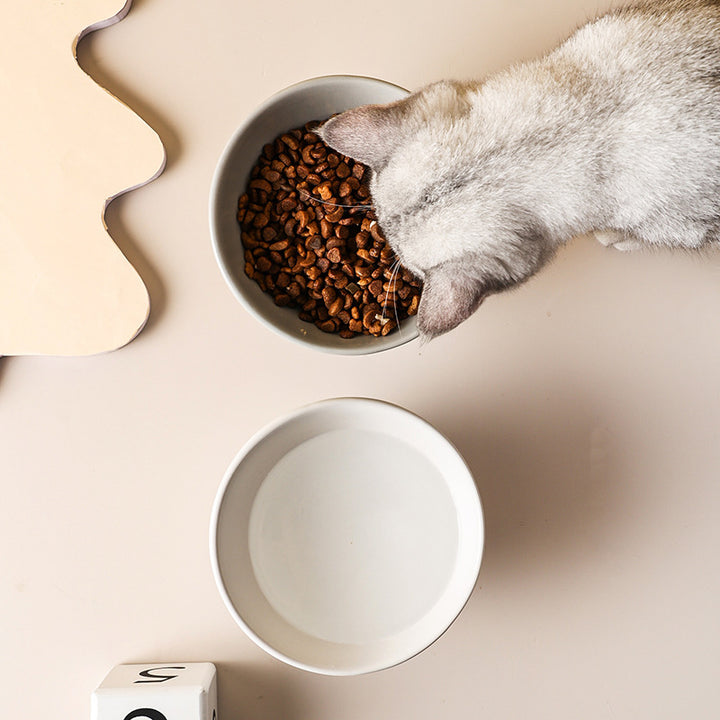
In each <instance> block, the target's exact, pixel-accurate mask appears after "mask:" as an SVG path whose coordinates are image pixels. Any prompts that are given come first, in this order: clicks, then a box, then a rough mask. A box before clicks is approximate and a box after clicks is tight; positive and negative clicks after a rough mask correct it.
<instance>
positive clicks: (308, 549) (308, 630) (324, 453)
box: [210, 398, 484, 675]
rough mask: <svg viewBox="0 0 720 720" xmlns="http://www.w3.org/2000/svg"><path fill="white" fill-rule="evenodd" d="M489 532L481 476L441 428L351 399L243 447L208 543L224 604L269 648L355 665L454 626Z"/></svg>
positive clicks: (330, 668)
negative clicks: (473, 471) (477, 485)
mask: <svg viewBox="0 0 720 720" xmlns="http://www.w3.org/2000/svg"><path fill="white" fill-rule="evenodd" d="M483 538H484V533H483V519H482V511H481V507H480V500H479V497H478V494H477V490H476V488H475V484H474V482H473V478H472V476H471V474H470V471H469V470H468V468H467V466H466V464H465V462H464V461H463V459H462V458H461V456H460V455H459V454H458V452H457V451H456V450H455V448H454V447H453V446H452V445H451V444H450V443H449V442H448V441H447V440H446V439H445V438H444V437H443V436H442V435H441V434H440V433H438V431H437V430H435V429H434V428H433V427H432V426H431V425H429V424H428V423H427V422H425V421H424V420H422V419H421V418H419V417H418V416H417V415H414V414H412V413H410V412H408V411H407V410H404V409H402V408H400V407H397V406H395V405H390V404H388V403H385V402H380V401H377V400H370V399H363V398H341V399H333V400H324V401H321V402H319V403H315V404H313V405H309V406H307V407H305V408H302V409H300V410H297V411H295V412H293V413H291V414H290V415H288V416H287V417H284V418H281V419H280V420H278V421H276V422H274V423H272V424H271V425H269V426H268V427H266V428H264V429H263V430H261V431H260V432H259V433H257V434H256V435H255V436H254V437H253V438H252V439H251V440H250V441H249V442H248V443H247V444H246V445H245V447H244V448H243V449H242V450H241V451H240V453H239V454H238V456H237V457H236V458H235V459H234V460H233V462H232V464H231V465H230V467H229V468H228V471H227V473H226V475H225V477H224V479H223V481H222V484H221V486H220V489H219V491H218V495H217V498H216V500H215V505H214V507H213V512H212V521H211V531H210V554H211V559H212V567H213V573H214V576H215V580H216V582H217V585H218V588H219V590H220V594H221V595H222V598H223V600H224V602H225V605H226V606H227V608H228V610H229V611H230V613H231V615H232V616H233V618H234V619H235V621H236V622H237V623H238V625H240V627H241V628H242V629H243V630H244V631H245V632H246V633H247V635H248V636H249V637H250V638H251V639H252V640H254V641H255V642H256V643H257V644H258V645H259V646H260V647H261V648H263V649H264V650H266V651H267V652H268V653H270V654H271V655H273V656H275V657H276V658H279V659H280V660H283V661H284V662H286V663H289V664H290V665H294V666H296V667H299V668H302V669H305V670H310V671H313V672H317V673H323V674H327V675H357V674H360V673H366V672H371V671H375V670H380V669H383V668H387V667H391V666H393V665H396V664H397V663H400V662H403V661H404V660H407V659H408V658H410V657H412V656H414V655H415V654H417V653H419V652H420V651H422V650H423V649H425V648H426V647H427V646H428V645H430V644H431V643H432V642H434V641H435V640H436V639H437V638H438V637H439V636H440V635H441V634H442V633H443V632H444V631H445V630H446V629H447V628H448V627H449V625H450V624H451V623H452V622H453V620H454V619H455V618H456V617H457V615H458V613H459V612H460V611H461V609H462V608H463V606H464V605H465V603H466V601H467V599H468V597H469V596H470V593H471V592H472V589H473V587H474V585H475V582H476V579H477V575H478V571H479V569H480V561H481V557H482V549H483Z"/></svg>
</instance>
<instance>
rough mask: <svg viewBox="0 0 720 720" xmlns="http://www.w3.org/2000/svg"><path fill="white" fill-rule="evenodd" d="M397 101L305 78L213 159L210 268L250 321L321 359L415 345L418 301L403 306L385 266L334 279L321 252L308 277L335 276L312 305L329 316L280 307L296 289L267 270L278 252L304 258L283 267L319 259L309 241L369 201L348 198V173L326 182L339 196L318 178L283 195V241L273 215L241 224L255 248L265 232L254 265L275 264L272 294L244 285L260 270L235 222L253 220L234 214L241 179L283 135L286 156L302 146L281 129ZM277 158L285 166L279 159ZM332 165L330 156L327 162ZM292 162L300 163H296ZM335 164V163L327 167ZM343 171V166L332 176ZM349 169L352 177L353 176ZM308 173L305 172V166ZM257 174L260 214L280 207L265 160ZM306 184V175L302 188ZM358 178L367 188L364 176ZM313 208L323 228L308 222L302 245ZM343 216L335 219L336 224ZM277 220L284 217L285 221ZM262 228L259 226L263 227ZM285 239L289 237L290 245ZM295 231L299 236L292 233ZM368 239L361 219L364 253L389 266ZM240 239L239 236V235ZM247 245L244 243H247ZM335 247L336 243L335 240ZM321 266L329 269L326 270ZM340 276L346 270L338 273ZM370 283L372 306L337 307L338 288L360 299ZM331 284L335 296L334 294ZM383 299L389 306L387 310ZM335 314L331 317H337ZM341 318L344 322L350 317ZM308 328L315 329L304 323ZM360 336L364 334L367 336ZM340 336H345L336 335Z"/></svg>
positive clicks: (395, 279)
mask: <svg viewBox="0 0 720 720" xmlns="http://www.w3.org/2000/svg"><path fill="white" fill-rule="evenodd" d="M407 94H408V92H407V91H406V90H404V89H403V88H400V87H398V86H397V85H393V84H391V83H388V82H385V81H383V80H378V79H374V78H368V77H359V76H327V77H319V78H313V79H311V80H306V81H304V82H301V83H298V84H296V85H292V86H291V87H288V88H286V89H285V90H282V91H280V92H278V93H277V94H275V95H273V96H272V97H271V98H269V99H268V100H267V101H266V102H265V103H263V104H262V105H261V106H260V107H259V108H257V109H256V110H255V112H253V113H252V114H251V115H250V117H248V118H247V119H246V120H245V121H244V122H243V123H242V125H241V126H240V127H239V128H238V129H237V130H236V131H235V133H234V134H233V136H232V138H231V139H230V141H229V142H228V144H227V146H226V148H225V150H224V152H223V154H222V156H221V158H220V161H219V163H218V166H217V169H216V171H215V175H214V177H213V182H212V187H211V192H210V231H211V238H212V243H213V249H214V252H215V256H216V259H217V262H218V265H219V267H220V270H221V272H222V275H223V277H224V278H225V280H226V282H227V284H228V286H229V287H230V289H231V290H232V292H233V294H234V295H235V297H236V298H237V299H238V300H239V301H240V302H241V304H242V305H243V306H244V307H245V308H246V309H247V310H248V311H249V312H250V313H251V315H253V316H254V317H255V318H256V319H257V320H259V321H260V322H261V323H263V324H264V325H265V326H267V327H269V328H271V329H272V330H274V331H275V332H277V333H280V334H281V335H282V336H284V337H286V338H288V339H290V340H292V341H295V342H298V343H301V344H303V345H305V346H307V347H312V348H315V349H318V350H322V351H326V352H332V353H339V354H346V355H362V354H369V353H374V352H379V351H382V350H387V349H390V348H393V347H397V346H399V345H402V344H404V343H406V342H408V341H410V340H413V339H415V338H416V337H417V323H416V316H415V311H416V308H417V302H418V300H419V291H418V290H416V289H415V290H413V292H415V293H416V294H417V295H418V297H416V298H414V305H413V307H410V306H409V304H410V303H411V301H413V297H412V296H410V297H408V296H407V295H406V294H405V293H407V292H409V291H410V288H409V285H408V287H406V288H404V290H403V289H402V276H401V274H398V273H397V272H396V273H395V274H394V275H392V276H390V275H391V273H390V270H389V269H388V266H385V267H384V268H380V267H379V266H378V268H375V267H374V266H373V265H367V264H366V263H363V262H360V263H359V264H360V265H364V268H363V271H366V272H368V273H369V272H370V271H371V270H375V273H374V276H373V277H371V278H360V277H358V278H355V277H353V276H352V274H351V275H350V277H344V276H342V275H341V274H340V273H341V272H342V270H343V266H344V265H345V263H344V262H338V261H337V260H335V259H334V258H333V257H332V253H338V250H337V249H331V250H329V251H328V252H325V248H323V250H322V251H321V253H322V254H323V257H322V259H320V260H318V262H317V265H318V267H319V269H317V268H315V267H313V271H315V270H317V272H318V273H319V272H322V273H326V272H329V273H333V272H335V273H336V274H340V277H339V280H338V289H337V290H336V288H335V287H325V283H321V287H322V290H323V291H324V293H325V295H324V296H323V298H322V300H321V309H322V308H323V307H324V306H325V305H326V306H327V307H329V308H330V312H331V314H332V315H331V317H330V318H327V317H321V318H319V319H318V318H315V317H304V318H303V317H302V316H301V310H302V308H298V307H290V306H289V304H292V301H293V298H292V297H290V294H288V293H286V292H285V290H284V288H285V287H286V286H287V285H290V288H289V290H290V292H291V293H292V290H293V287H294V288H295V290H296V292H297V286H296V285H297V284H296V283H294V277H293V274H292V272H280V273H279V274H278V272H277V267H278V266H282V265H283V263H285V262H286V260H285V258H284V256H283V253H287V252H289V250H288V247H287V246H288V244H290V246H291V247H290V251H292V250H293V246H294V245H295V244H298V243H299V244H298V248H299V249H302V252H303V253H305V252H306V247H305V246H307V255H304V256H303V257H302V258H296V257H293V258H292V259H291V260H290V264H291V265H292V264H293V263H298V262H300V261H303V262H304V261H305V260H306V257H307V258H310V257H311V256H312V257H313V258H314V257H315V254H318V255H320V254H321V253H317V251H316V253H315V254H314V253H313V252H312V249H311V248H312V243H313V242H315V241H317V242H321V241H322V242H324V240H323V238H326V237H327V236H328V233H331V234H332V233H333V232H334V231H336V230H337V227H338V225H339V224H341V223H343V222H346V221H349V220H350V219H351V218H350V215H353V216H354V217H357V218H358V222H360V216H359V212H360V211H359V210H358V209H357V208H354V207H352V205H354V204H355V203H358V202H365V203H369V202H370V198H369V197H363V198H360V197H359V196H357V195H355V194H353V193H354V192H355V191H356V190H357V184H358V181H357V179H356V178H355V177H354V175H353V174H352V172H351V171H349V170H347V169H345V172H348V173H350V174H349V177H347V178H342V177H341V178H340V181H339V182H336V183H335V188H337V187H338V186H341V189H340V192H335V195H334V196H333V195H331V194H330V191H329V190H327V188H326V187H324V186H325V185H329V184H330V183H329V182H327V181H323V182H322V183H320V180H321V178H318V179H317V180H315V184H314V185H313V184H308V183H304V182H303V183H302V185H303V186H305V187H307V188H308V189H309V191H306V190H303V189H300V190H299V192H293V193H291V194H292V197H291V198H286V199H285V200H284V201H285V202H289V203H290V204H292V205H293V210H292V211H291V214H292V217H291V219H292V221H293V222H294V225H293V227H294V228H295V230H290V233H291V234H290V236H289V237H285V235H284V233H283V226H282V224H281V223H279V221H278V217H274V218H273V217H270V218H269V219H268V217H262V218H257V217H255V218H254V219H255V222H254V223H249V229H250V230H251V231H252V232H255V233H256V235H255V236H253V237H257V238H258V239H259V240H260V241H262V240H263V238H264V237H268V233H272V235H271V237H272V240H269V241H268V242H267V243H266V247H265V249H264V250H263V253H264V257H263V258H262V260H261V262H264V263H266V264H267V265H268V266H270V265H271V264H272V261H273V258H276V259H277V260H278V263H277V264H275V268H276V273H275V274H274V275H272V278H271V280H270V281H269V284H270V285H271V286H272V288H271V289H272V291H273V292H271V291H270V289H268V288H265V289H263V288H262V287H261V286H260V285H259V284H258V281H257V277H255V278H254V279H253V277H250V276H249V274H250V275H254V274H256V273H257V274H258V275H261V274H262V272H261V271H264V270H265V268H262V267H261V268H259V269H258V268H257V267H256V268H252V267H248V263H247V256H246V250H247V249H248V248H246V247H245V246H244V245H243V240H242V238H241V220H240V218H242V219H243V221H245V217H246V216H245V213H247V212H251V213H253V215H256V214H257V206H255V207H254V209H253V208H250V209H248V208H247V207H245V208H243V207H242V202H243V201H242V200H241V198H243V196H244V195H246V194H247V193H248V190H249V184H250V182H251V180H252V179H253V178H251V172H252V171H253V168H254V167H255V166H257V165H258V162H259V160H260V159H261V158H262V155H263V150H264V148H266V146H268V145H269V144H271V143H273V142H274V141H276V140H277V139H278V138H280V137H282V136H283V135H285V136H286V138H287V141H288V142H290V143H293V147H294V148H295V149H294V150H293V152H294V153H295V155H296V156H298V155H300V152H301V151H302V150H303V148H302V147H295V143H297V142H300V143H302V137H301V138H300V140H299V141H298V140H297V139H296V138H292V137H291V136H289V135H288V133H289V131H291V130H296V131H297V129H299V128H303V127H304V126H305V125H306V124H307V123H311V122H314V121H323V120H325V119H327V118H329V117H330V116H332V115H334V114H336V113H338V112H342V111H343V110H347V109H350V108H352V107H357V106H359V105H365V104H368V103H385V102H392V101H394V100H399V99H401V98H403V97H405V96H406V95H407ZM291 149H292V148H291ZM279 150H280V152H279V154H280V155H282V156H283V157H285V153H282V152H281V151H282V145H280V146H279ZM288 153H289V151H288ZM285 159H286V160H287V158H285ZM308 159H311V158H308ZM332 160H333V158H331V161H332ZM300 162H301V163H302V161H300ZM335 162H336V163H337V160H335ZM324 165H327V163H324ZM278 167H279V166H278ZM343 168H344V164H343V166H341V168H340V169H341V170H342V169H343ZM353 169H354V170H357V169H358V168H353ZM312 170H313V167H312V166H311V171H312ZM331 170H332V168H330V169H329V170H327V171H326V174H327V172H330V171H331ZM263 171H264V172H267V173H268V174H267V175H265V176H264V177H260V176H256V177H255V187H254V188H253V190H252V191H253V192H256V193H261V194H263V200H264V201H266V205H267V206H271V207H279V204H280V203H276V202H275V198H274V197H273V196H272V192H274V190H271V189H270V185H269V184H268V183H267V182H266V180H265V177H270V176H271V175H272V176H273V178H277V175H278V174H277V173H276V172H275V170H273V169H272V167H271V166H270V160H268V159H266V161H265V167H264V168H263ZM293 171H294V168H293ZM255 172H257V170H256V171H255ZM306 172H307V170H306ZM361 172H362V170H361ZM280 175H282V173H280ZM271 179H272V178H271ZM294 180H296V179H294ZM303 180H304V178H303ZM313 180H314V179H313V178H312V177H311V178H310V181H313ZM365 180H367V177H366V178H365ZM343 182H344V185H343ZM352 183H355V185H354V186H352V187H350V186H351V185H352ZM282 184H283V183H282V181H280V182H274V183H273V185H274V187H275V188H277V187H278V186H280V185H282ZM318 185H320V187H318ZM266 191H267V192H266ZM359 192H365V194H366V195H367V190H366V188H365V189H363V190H360V191H359ZM268 195H269V197H268ZM280 197H283V196H282V195H281V196H280ZM310 198H312V200H310ZM302 202H307V203H308V208H307V209H308V212H307V213H304V217H303V213H301V212H299V211H298V209H297V208H299V207H300V204H301V203H302ZM245 203H246V204H247V198H245ZM251 204H252V203H251ZM310 206H312V207H310ZM343 206H347V207H343ZM314 207H320V208H321V209H322V211H323V215H324V217H323V221H324V222H317V223H316V231H315V232H316V236H314V237H312V232H310V231H308V230H303V229H304V228H306V227H312V222H313V221H314V220H315V218H314V217H312V210H313V208H314ZM239 212H240V213H242V215H240V214H239ZM265 212H267V211H265ZM277 212H278V213H280V212H281V211H280V210H278V211H277ZM336 215H337V218H336V217H335V216H336ZM343 215H344V217H342V216H343ZM286 216H288V215H287V214H286ZM298 217H301V220H300V221H298V220H296V218H298ZM261 222H262V224H261ZM273 222H274V225H273ZM265 225H269V226H268V227H265ZM321 225H322V228H321V227H320V226H321ZM328 226H329V228H330V229H329V230H328ZM359 229H360V228H359V226H358V227H355V226H353V225H350V226H349V230H350V231H351V232H353V233H355V232H357V231H358V230H359ZM347 230H348V228H344V229H341V230H340V231H337V234H338V235H342V232H345V234H347ZM326 231H327V232H326ZM295 232H297V233H298V235H297V237H296V235H295ZM301 232H303V233H304V234H302V235H301ZM321 232H322V236H321ZM378 232H379V228H378V227H377V225H376V223H375V222H374V221H372V220H370V219H368V220H366V222H365V224H364V225H363V226H362V230H361V233H362V235H364V236H365V238H368V237H369V238H370V245H369V246H368V248H367V251H368V252H369V253H371V254H373V255H374V256H375V257H377V262H378V263H379V262H381V261H382V262H386V263H388V264H389V263H391V262H392V260H393V259H394V258H391V257H390V254H391V252H390V250H389V248H387V249H386V250H385V251H384V252H383V255H382V258H380V257H379V255H380V252H379V251H380V244H379V242H380V240H379V239H378ZM244 237H247V234H246V235H244ZM332 238H333V240H335V239H336V238H335V236H334V235H332ZM251 241H252V242H254V240H251ZM339 242H342V239H341V240H339ZM301 246H302V247H301ZM358 252H359V251H358ZM363 252H366V250H365V248H363ZM273 253H275V254H273ZM278 253H279V254H278ZM327 258H330V259H332V260H333V263H330V262H329V261H328V259H327ZM367 261H368V263H372V262H375V260H373V259H371V258H370V257H369V256H367ZM323 263H324V264H323ZM329 265H331V267H330V269H329V270H328V266H329ZM297 268H298V265H295V266H294V269H295V270H296V269H297ZM344 269H345V270H347V266H345V268H344ZM380 270H383V274H379V271H380ZM336 277H337V275H336ZM310 278H312V279H310ZM299 279H300V280H302V282H303V285H304V284H305V282H308V283H311V282H313V281H314V282H317V280H315V278H313V276H312V275H310V277H309V278H306V277H304V276H303V277H299ZM325 279H327V278H325ZM322 280H323V278H322V277H321V281H322ZM371 280H372V281H373V282H374V286H373V292H374V294H375V296H377V298H378V301H377V302H375V301H374V297H373V296H368V294H367V293H365V297H366V298H368V297H369V298H370V300H372V302H370V303H367V304H362V301H358V303H357V307H351V306H350V304H349V302H345V305H344V307H343V303H342V301H343V300H344V299H345V298H346V293H347V292H348V290H346V288H347V287H348V285H349V287H350V289H353V290H361V291H364V290H365V288H366V286H367V285H369V282H370V281H371ZM340 281H342V283H340ZM335 282H336V280H332V281H329V280H328V283H327V285H328V286H330V285H333V284H334V283H335ZM356 283H357V285H362V288H358V287H357V285H356ZM341 284H342V289H340V285H341ZM278 285H279V286H282V289H281V288H278V287H277V286H278ZM398 288H400V289H401V294H403V298H400V295H399V294H398V293H397V292H396V291H397V290H398ZM304 290H305V288H304V287H303V291H304ZM317 294H319V293H316V295H317ZM328 294H329V298H328ZM355 294H356V297H359V296H360V295H361V294H362V293H357V292H356V293H355ZM278 296H279V297H278ZM390 298H391V299H390ZM389 299H390V302H388V300H389ZM323 303H324V304H323ZM398 308H399V309H400V313H399V314H398V312H397V310H398ZM404 310H409V315H408V316H407V317H404V316H403V311H404ZM322 311H323V312H324V313H325V316H326V315H327V313H326V312H325V310H324V309H322ZM338 311H339V312H340V316H338V314H337V313H338ZM351 312H352V315H353V317H352V318H350V313H351ZM343 314H344V315H345V316H346V318H345V322H344V324H342V325H341V324H339V320H338V317H342V315H343ZM306 315H307V313H306ZM315 320H317V322H314V321H315ZM363 321H364V322H365V327H366V329H365V330H362V322H363ZM333 322H334V323H335V326H336V327H337V331H332V327H333ZM348 322H350V323H351V326H352V327H353V328H355V330H358V328H360V329H361V330H362V331H361V332H353V331H350V330H349V329H348ZM358 322H360V325H358ZM326 325H328V326H329V327H330V329H331V331H328V328H327V327H325V326H326ZM367 328H371V329H372V332H373V333H374V334H367ZM383 331H386V332H383ZM387 331H389V332H387ZM343 334H344V335H345V337H343V336H342V335H343Z"/></svg>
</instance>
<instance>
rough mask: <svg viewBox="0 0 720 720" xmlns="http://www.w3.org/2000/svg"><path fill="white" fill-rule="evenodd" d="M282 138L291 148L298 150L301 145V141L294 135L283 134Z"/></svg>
mask: <svg viewBox="0 0 720 720" xmlns="http://www.w3.org/2000/svg"><path fill="white" fill-rule="evenodd" d="M280 140H282V141H283V142H284V143H285V144H286V145H287V146H288V147H289V148H290V149H291V150H297V149H298V148H299V147H300V143H299V142H298V141H297V138H294V137H293V136H292V135H283V136H282V137H281V138H280ZM286 164H288V163H286Z"/></svg>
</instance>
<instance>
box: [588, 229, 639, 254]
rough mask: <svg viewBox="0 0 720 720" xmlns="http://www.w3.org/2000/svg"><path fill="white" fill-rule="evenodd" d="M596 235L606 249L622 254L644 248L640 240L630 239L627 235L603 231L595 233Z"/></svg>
mask: <svg viewBox="0 0 720 720" xmlns="http://www.w3.org/2000/svg"><path fill="white" fill-rule="evenodd" d="M594 235H595V238H596V239H597V240H598V241H599V242H600V243H602V244H603V245H605V247H612V248H614V249H615V250H620V251H621V252H631V251H632V250H639V249H640V248H641V247H642V243H641V242H640V241H639V240H635V239H634V238H628V236H627V235H623V234H622V233H619V232H615V231H614V230H602V231H598V232H595V233H594Z"/></svg>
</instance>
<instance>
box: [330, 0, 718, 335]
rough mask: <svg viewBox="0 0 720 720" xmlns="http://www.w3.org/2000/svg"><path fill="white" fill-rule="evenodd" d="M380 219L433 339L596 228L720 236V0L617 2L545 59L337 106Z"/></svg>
mask: <svg viewBox="0 0 720 720" xmlns="http://www.w3.org/2000/svg"><path fill="white" fill-rule="evenodd" d="M319 132H320V134H321V136H322V138H323V139H324V140H325V142H326V143H327V144H329V145H330V146H332V147H334V148H335V149H337V150H338V151H340V152H342V153H344V154H346V155H349V156H351V157H353V158H355V159H356V160H359V161H361V162H363V163H366V164H367V165H369V166H370V167H371V169H372V171H373V172H372V177H371V181H370V190H371V194H372V199H373V204H374V206H375V210H376V213H377V217H378V221H379V223H380V226H381V227H382V229H383V231H384V233H385V236H386V237H387V239H388V241H389V243H390V245H391V246H392V248H393V250H394V251H395V253H396V255H397V256H398V258H399V259H400V260H401V262H402V263H403V264H404V265H405V266H406V267H407V268H408V269H409V270H411V271H412V272H414V273H415V274H417V275H418V276H419V277H421V278H422V279H423V281H424V289H423V294H422V299H421V302H420V307H419V311H418V328H419V330H420V333H421V335H422V336H424V337H425V338H431V337H434V336H436V335H439V334H441V333H444V332H447V331H448V330H451V329H452V328H454V327H456V326H457V325H458V324H459V323H461V322H462V321H463V320H465V319H467V318H468V317H469V316H470V315H471V314H472V313H473V312H474V311H475V310H476V309H477V308H478V306H479V305H480V303H481V302H482V301H483V299H484V298H485V297H487V296H488V295H490V294H492V293H497V292H500V291H503V290H506V289H508V288H511V287H513V286H515V285H517V284H518V283H521V282H523V281H524V280H527V279H528V278H529V277H530V276H532V275H533V274H534V273H536V272H537V271H538V270H539V269H540V268H541V267H542V266H543V265H544V264H545V263H547V262H548V260H550V259H551V258H552V257H553V254H554V253H555V251H556V250H557V249H558V247H560V246H561V245H563V244H564V243H566V242H567V241H568V240H570V239H571V238H572V237H574V236H576V235H580V234H585V233H590V232H594V233H595V235H596V237H598V239H599V240H600V241H601V242H603V243H604V244H607V245H614V246H615V247H616V248H618V249H633V248H635V247H639V246H673V247H682V248H699V247H701V246H703V245H705V244H707V243H715V242H717V241H718V240H720V0H715V1H713V0H704V1H703V0H686V1H679V0H658V1H657V2H653V3H648V4H642V5H637V4H636V5H632V6H629V7H625V8H620V9H617V10H613V11H611V12H609V13H607V14H605V15H603V16H601V17H599V18H597V19H595V20H593V21H591V22H589V23H588V24H586V25H584V26H583V27H581V28H580V29H579V30H577V31H576V32H575V33H574V34H573V35H572V36H571V37H570V38H569V39H567V40H566V41H565V42H563V43H562V44H561V45H560V46H559V47H558V48H556V49H555V50H554V51H552V52H551V53H549V54H548V55H547V56H545V57H542V58H540V59H538V60H535V61H532V62H528V63H524V64H520V65H517V66H514V67H511V68H509V69H508V70H506V71H503V72H500V73H498V74H497V75H494V76H492V77H489V78H487V79H486V80H484V81H482V82H477V83H475V82H473V83H462V82H454V81H443V82H439V83H434V84H432V85H429V86H427V87H425V88H423V89H421V90H419V91H418V92H415V93H413V94H411V95H409V96H408V97H407V98H406V99H404V100H401V101H398V102H395V103H391V104H388V105H368V106H364V107H361V108H357V109H355V110H349V111H347V112H345V113H342V114H340V115H337V116H335V117H334V118H331V119H330V120H328V121H327V122H326V123H325V124H324V125H323V126H322V127H321V128H320V130H319Z"/></svg>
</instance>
